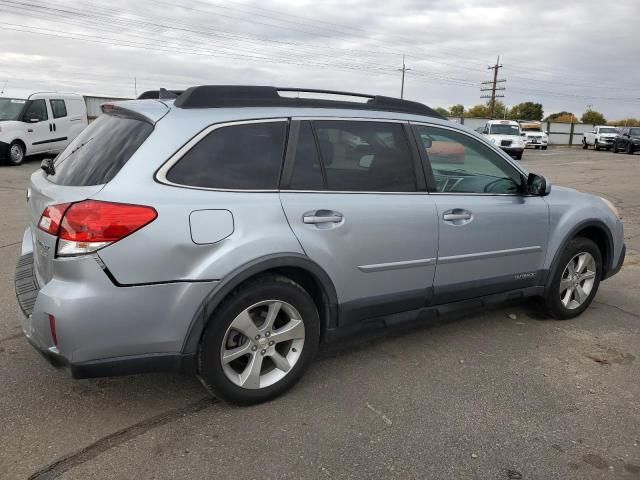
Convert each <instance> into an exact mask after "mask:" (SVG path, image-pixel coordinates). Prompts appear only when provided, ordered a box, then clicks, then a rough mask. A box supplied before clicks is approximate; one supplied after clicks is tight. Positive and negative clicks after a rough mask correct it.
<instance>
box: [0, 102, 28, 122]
mask: <svg viewBox="0 0 640 480" xmlns="http://www.w3.org/2000/svg"><path fill="white" fill-rule="evenodd" d="M25 103H27V101H26V100H22V99H19V98H0V120H18V119H19V118H20V113H22V109H23V108H24V104H25Z"/></svg>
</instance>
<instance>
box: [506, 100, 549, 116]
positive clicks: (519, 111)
mask: <svg viewBox="0 0 640 480" xmlns="http://www.w3.org/2000/svg"><path fill="white" fill-rule="evenodd" d="M543 115H544V112H543V110H542V104H541V103H534V102H522V103H519V104H517V105H514V106H513V107H511V110H509V118H510V119H511V120H538V121H539V120H542V117H543Z"/></svg>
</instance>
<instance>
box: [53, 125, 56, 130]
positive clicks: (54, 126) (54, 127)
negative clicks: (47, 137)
mask: <svg viewBox="0 0 640 480" xmlns="http://www.w3.org/2000/svg"><path fill="white" fill-rule="evenodd" d="M53 131H54V132H55V131H56V124H55V123H54V124H53Z"/></svg>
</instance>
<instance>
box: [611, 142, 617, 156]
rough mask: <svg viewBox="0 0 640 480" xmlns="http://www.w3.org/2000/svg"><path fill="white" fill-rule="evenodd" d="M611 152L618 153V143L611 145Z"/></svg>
mask: <svg viewBox="0 0 640 480" xmlns="http://www.w3.org/2000/svg"><path fill="white" fill-rule="evenodd" d="M611 151H612V152H613V153H618V142H616V141H614V142H613V144H612V145H611Z"/></svg>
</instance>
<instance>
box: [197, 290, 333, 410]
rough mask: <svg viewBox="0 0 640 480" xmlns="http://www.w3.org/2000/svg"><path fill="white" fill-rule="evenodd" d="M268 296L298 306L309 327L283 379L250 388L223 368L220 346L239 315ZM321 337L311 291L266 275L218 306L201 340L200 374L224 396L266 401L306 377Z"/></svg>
mask: <svg viewBox="0 0 640 480" xmlns="http://www.w3.org/2000/svg"><path fill="white" fill-rule="evenodd" d="M264 300H282V301H284V302H287V303H289V304H291V305H293V307H295V309H296V310H298V312H299V313H300V315H301V316H302V321H303V323H304V328H305V340H304V346H303V349H302V352H301V355H300V358H299V359H298V361H297V362H296V364H295V365H294V366H293V368H292V369H291V371H290V372H289V373H288V374H287V375H286V376H285V377H284V378H282V379H281V380H280V381H279V382H276V383H275V384H273V385H270V386H269V387H265V388H261V389H255V390H254V389H246V388H242V387H239V386H238V385H236V384H234V383H233V382H231V380H229V379H228V378H227V376H226V374H225V373H224V371H223V369H222V361H221V359H220V347H221V345H222V342H223V341H224V338H225V335H226V332H227V329H228V328H229V325H230V324H231V322H232V321H233V320H234V319H235V318H236V316H237V315H238V314H239V313H240V312H242V311H243V310H244V309H246V308H247V307H249V306H251V305H254V304H256V303H258V302H261V301H264ZM319 337H320V324H319V316H318V311H317V309H316V306H315V304H314V302H313V299H312V298H311V297H310V296H309V294H308V293H307V292H306V291H305V290H304V289H302V287H300V286H299V285H298V284H296V283H294V282H292V281H290V280H288V279H282V278H278V277H266V278H263V279H261V280H260V281H256V282H252V283H250V284H248V285H246V286H245V287H244V288H241V289H240V290H238V291H237V292H236V293H234V294H232V295H231V298H229V299H228V300H227V301H225V302H223V304H222V305H220V307H219V308H218V309H217V310H216V312H215V313H214V315H213V316H212V318H211V319H210V321H209V323H208V325H207V327H206V329H205V332H204V334H203V336H202V339H201V342H200V347H199V350H198V376H199V377H200V380H201V381H202V383H203V384H204V385H205V387H206V388H207V389H208V390H209V391H211V392H212V393H213V394H214V395H215V396H217V397H220V398H222V399H223V400H226V401H229V402H232V403H236V404H241V405H250V404H255V403H260V402H264V401H267V400H270V399H272V398H274V397H277V396H278V395H281V394H282V393H284V392H285V391H287V390H288V389H289V388H291V387H292V386H293V385H294V384H295V383H296V382H297V381H298V380H299V379H300V378H301V377H302V374H303V373H304V371H305V370H306V369H307V367H308V366H309V364H310V363H311V361H312V360H313V357H314V356H315V354H316V352H317V349H318V343H319Z"/></svg>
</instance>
